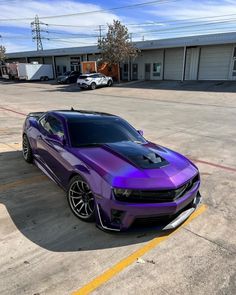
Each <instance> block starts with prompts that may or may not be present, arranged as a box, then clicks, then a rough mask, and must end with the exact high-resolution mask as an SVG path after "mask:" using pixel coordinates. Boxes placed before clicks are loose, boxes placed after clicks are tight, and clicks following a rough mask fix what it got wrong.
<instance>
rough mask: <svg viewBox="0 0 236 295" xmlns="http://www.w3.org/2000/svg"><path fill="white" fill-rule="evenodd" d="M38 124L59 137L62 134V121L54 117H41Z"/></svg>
mask: <svg viewBox="0 0 236 295" xmlns="http://www.w3.org/2000/svg"><path fill="white" fill-rule="evenodd" d="M40 124H41V125H42V126H43V128H44V129H45V130H46V131H47V132H48V133H49V134H52V135H57V136H59V137H63V136H64V130H63V126H62V123H61V122H60V121H59V120H58V119H56V118H55V117H53V116H48V117H47V118H42V119H41V120H40Z"/></svg>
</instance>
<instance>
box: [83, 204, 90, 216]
mask: <svg viewBox="0 0 236 295" xmlns="http://www.w3.org/2000/svg"><path fill="white" fill-rule="evenodd" d="M87 208H88V203H85V204H84V210H85V213H86V214H87V215H89V213H88V210H87Z"/></svg>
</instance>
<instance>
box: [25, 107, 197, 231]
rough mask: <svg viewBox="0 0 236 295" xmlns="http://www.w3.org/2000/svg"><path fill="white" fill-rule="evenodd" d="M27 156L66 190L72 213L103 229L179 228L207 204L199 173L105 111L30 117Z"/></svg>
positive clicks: (28, 119)
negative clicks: (153, 225)
mask: <svg viewBox="0 0 236 295" xmlns="http://www.w3.org/2000/svg"><path fill="white" fill-rule="evenodd" d="M23 157H24V159H25V161H27V162H29V163H31V162H34V163H35V164H36V165H37V166H38V167H39V168H40V169H41V170H42V171H43V172H44V173H45V174H47V175H48V176H49V177H50V178H52V179H53V180H54V181H55V182H56V183H58V185H60V186H61V187H62V188H63V189H64V190H66V191H67V199H68V203H69V206H70V208H71V210H72V212H73V213H74V214H75V215H76V216H77V217H78V218H80V219H82V220H84V221H93V220H96V224H97V226H98V227H100V228H102V229H104V230H113V231H122V230H127V229H128V228H130V227H131V226H132V225H135V224H138V223H140V222H141V223H143V222H144V223H145V222H151V223H154V222H158V224H159V225H160V226H161V227H162V229H164V230H165V229H171V228H175V227H177V226H178V225H180V224H181V223H182V222H183V221H184V220H186V219H187V218H188V217H189V216H190V215H191V214H192V212H193V211H194V210H195V209H196V207H197V206H198V204H199V203H200V200H201V195H200V193H199V187H200V176H199V171H198V168H197V167H196V166H195V165H194V164H193V163H192V162H191V161H190V160H188V159H187V158H186V157H184V156H182V155H181V154H179V153H177V152H174V151H172V150H170V149H168V148H166V147H163V146H160V145H158V144H155V143H152V142H150V141H148V140H146V139H145V138H144V137H143V136H142V132H141V131H137V130H136V129H135V128H134V127H132V126H131V125H130V124H129V123H128V122H126V121H125V120H123V119H122V118H120V117H118V116H115V115H111V114H106V113H98V112H90V111H76V110H71V111H68V110H64V111H63V110H60V111H49V112H45V113H30V114H29V115H28V116H27V118H26V120H25V123H24V127H23Z"/></svg>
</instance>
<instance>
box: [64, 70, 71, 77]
mask: <svg viewBox="0 0 236 295" xmlns="http://www.w3.org/2000/svg"><path fill="white" fill-rule="evenodd" d="M70 73H71V71H68V72H65V73H64V74H63V76H69V75H70Z"/></svg>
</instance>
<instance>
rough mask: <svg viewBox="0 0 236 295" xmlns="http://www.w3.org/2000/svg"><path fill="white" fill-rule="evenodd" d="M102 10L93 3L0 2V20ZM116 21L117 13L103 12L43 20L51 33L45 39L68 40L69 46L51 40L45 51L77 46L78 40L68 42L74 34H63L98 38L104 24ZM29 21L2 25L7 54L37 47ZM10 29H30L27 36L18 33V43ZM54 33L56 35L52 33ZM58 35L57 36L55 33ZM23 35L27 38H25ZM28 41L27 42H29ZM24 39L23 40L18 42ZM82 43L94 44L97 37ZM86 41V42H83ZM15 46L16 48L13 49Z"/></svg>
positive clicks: (2, 23) (85, 39) (0, 32)
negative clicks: (34, 43) (90, 35)
mask: <svg viewBox="0 0 236 295" xmlns="http://www.w3.org/2000/svg"><path fill="white" fill-rule="evenodd" d="M100 9H102V7H100V6H98V5H94V4H88V3H86V2H84V3H79V2H74V1H69V0H68V1H60V0H57V1H49V2H48V3H47V2H41V1H20V0H15V1H14V2H8V3H7V4H6V2H2V3H1V2H0V19H12V18H15V17H16V18H32V20H33V19H34V17H35V15H36V14H37V15H38V16H39V18H40V16H51V15H62V14H73V13H77V12H79V13H80V12H87V11H95V10H100ZM13 11H17V13H12V12H13ZM113 19H119V17H118V16H117V15H116V14H113V13H109V12H104V13H97V14H93V15H87V14H85V15H81V16H73V17H63V18H58V19H57V18H56V19H43V20H42V21H43V22H44V23H47V24H49V26H48V27H47V26H42V27H43V28H44V29H47V30H48V31H49V34H47V33H42V35H43V36H45V37H46V38H47V37H49V38H60V39H62V40H63V41H65V42H66V41H67V44H66V43H62V42H59V41H57V40H54V41H53V42H52V41H50V42H49V41H46V40H45V41H44V43H45V48H47V47H48V48H49V47H50V48H53V47H55V48H57V47H71V46H74V45H73V43H74V44H75V43H77V41H78V39H74V38H71V39H66V40H65V38H68V37H74V36H73V35H66V36H65V35H63V34H62V31H63V33H65V34H68V33H70V34H84V33H87V34H92V35H94V36H96V35H98V26H99V25H101V24H104V25H105V24H107V23H111V22H112V21H113ZM30 22H31V21H30V20H24V21H4V22H0V25H1V31H0V35H2V38H3V43H4V45H5V46H6V47H7V51H8V52H12V51H18V50H19V49H22V48H28V50H33V49H34V48H35V46H34V45H33V43H32V42H31V34H30V30H31V27H30ZM50 24H59V25H60V24H67V25H71V26H92V27H60V26H50ZM9 27H12V29H11V31H13V30H14V28H17V32H19V29H28V33H25V31H23V32H24V33H21V34H19V33H16V34H13V35H14V36H16V39H15V41H13V40H14V39H13V36H9V34H8V31H9ZM53 32H54V33H53ZM55 32H57V33H58V34H56V33H55ZM22 34H24V35H22ZM22 38H25V43H27V45H25V46H22V45H20V46H19V44H18V43H19V42H21V43H22V40H21V39H22ZM27 38H28V40H27ZM18 40H21V41H18ZM79 41H81V42H80V43H79V44H81V46H83V45H86V43H91V41H92V42H93V43H94V42H95V41H96V38H93V39H92V40H91V39H87V38H80V39H79ZM82 42H83V43H82ZM14 44H15V47H14Z"/></svg>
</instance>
